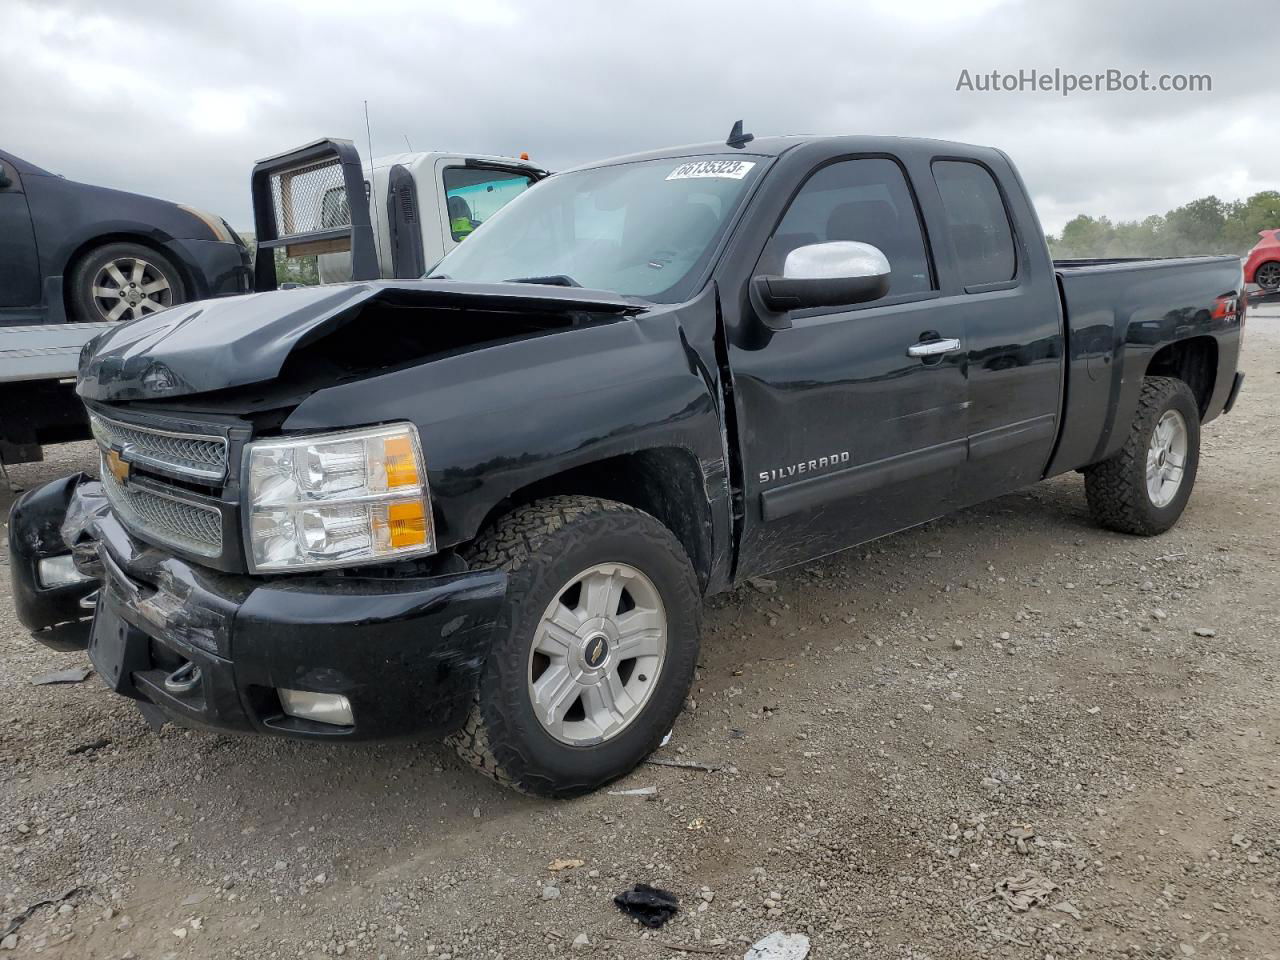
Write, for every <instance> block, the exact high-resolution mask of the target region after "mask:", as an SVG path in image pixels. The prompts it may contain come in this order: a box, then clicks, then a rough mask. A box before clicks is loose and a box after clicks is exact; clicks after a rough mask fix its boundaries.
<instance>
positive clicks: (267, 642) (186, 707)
mask: <svg viewBox="0 0 1280 960" xmlns="http://www.w3.org/2000/svg"><path fill="white" fill-rule="evenodd" d="M59 485H62V486H59ZM59 501H61V503H62V504H63V507H62V509H63V514H64V516H63V517H61V518H59V519H60V520H61V540H60V541H59V542H57V543H56V544H55V543H54V542H52V541H51V540H50V538H49V537H48V536H47V534H48V531H49V529H50V524H51V520H50V517H49V514H50V511H51V505H53V504H56V503H58V502H59ZM33 503H35V504H39V505H40V509H39V510H38V511H33V510H32V509H30V508H31V504H33ZM23 504H27V506H26V507H23ZM37 515H38V516H39V517H41V518H43V520H44V523H43V527H42V528H41V532H42V533H43V534H44V536H41V537H37V536H36V532H35V528H34V527H33V520H34V519H36V517H37ZM9 536H10V551H11V554H12V555H13V556H14V559H15V565H14V566H15V576H14V593H15V598H16V599H17V604H18V610H19V615H20V619H22V621H23V623H24V624H26V625H27V626H28V627H29V628H31V629H33V630H36V629H41V628H43V627H46V626H50V625H52V624H53V623H55V622H59V621H56V620H50V619H49V616H50V615H57V616H58V617H59V618H63V617H65V615H66V613H67V612H68V611H70V610H72V609H73V606H72V604H73V603H74V605H75V607H74V608H75V609H78V607H79V603H80V598H81V597H83V596H85V595H86V594H92V593H93V591H95V590H96V591H97V593H96V603H94V604H92V606H93V609H92V611H89V610H79V612H80V614H81V615H86V616H87V615H88V614H89V613H90V612H92V616H93V620H92V624H91V638H90V640H89V655H90V659H91V660H92V661H93V663H94V666H95V668H96V670H97V672H98V674H99V676H100V677H101V678H102V679H103V681H104V682H106V684H107V685H108V686H109V687H111V688H112V689H113V690H115V691H116V692H118V693H121V694H123V695H125V696H129V697H133V698H135V699H138V700H140V701H145V702H149V703H151V704H154V705H155V706H157V707H159V708H160V709H161V710H163V711H164V712H165V713H166V714H167V715H168V716H170V717H171V718H173V719H175V720H177V721H179V722H182V723H184V724H186V725H189V726H202V727H208V728H213V729H218V730H228V731H239V732H251V733H267V734H276V735H281V736H291V737H303V738H307V737H310V738H334V737H340V738H345V739H375V738H386V737H394V736H405V735H412V734H423V733H435V732H443V731H447V730H450V729H452V728H454V727H456V726H457V725H458V724H460V723H461V721H462V719H463V718H464V717H465V715H466V711H467V709H468V708H469V705H470V702H471V698H472V695H473V693H474V690H475V684H476V682H477V681H478V678H479V673H480V669H481V667H482V666H483V663H484V659H485V656H486V655H487V652H488V646H489V637H490V633H491V630H492V627H493V623H494V620H495V618H496V616H497V612H498V607H499V605H500V603H501V600H502V597H503V594H504V592H505V590H506V578H505V575H504V574H502V573H500V572H496V571H480V572H469V573H461V574H454V575H446V576H431V577H405V578H376V577H364V576H358V575H357V576H352V575H346V576H300V577H299V576H295V577H280V578H274V579H265V578H260V577H248V576H236V575H229V574H224V573H220V572H217V571H214V570H209V569H206V568H203V567H199V566H196V565H193V564H189V563H187V562H185V561H183V560H180V559H178V558H176V557H174V556H172V555H171V554H168V553H165V552H164V551H161V550H157V549H156V548H154V547H151V546H148V545H146V544H144V543H142V542H140V541H137V540H135V539H133V538H132V537H130V535H129V534H128V533H127V531H125V529H124V528H123V527H122V526H121V525H120V523H119V522H118V521H117V520H116V519H115V517H114V516H113V515H112V513H111V511H110V510H109V509H108V508H107V505H106V501H105V498H104V497H103V495H102V492H101V486H100V485H99V484H98V483H97V482H96V481H90V480H88V479H87V478H84V477H74V478H67V479H66V480H63V481H56V482H55V483H54V484H50V485H49V486H47V487H44V488H41V489H40V490H35V491H32V492H31V493H28V494H27V495H25V496H24V497H23V498H22V499H21V500H19V501H18V504H15V507H14V511H13V516H12V518H11V524H10V534H9ZM24 543H25V544H28V545H29V546H28V548H27V549H26V550H25V553H26V554H31V553H32V551H33V550H35V549H36V547H37V546H38V547H39V549H40V550H43V551H45V556H49V555H51V554H49V553H48V552H47V551H50V550H52V549H54V547H55V546H56V547H57V548H58V549H59V550H60V551H61V553H62V554H66V553H68V552H71V551H72V547H71V546H69V545H74V557H75V561H76V566H77V568H78V569H79V570H80V571H81V572H82V573H83V574H86V575H88V576H89V577H91V578H92V580H91V581H87V582H86V583H85V584H82V585H80V586H79V587H78V590H77V591H76V592H77V593H78V594H79V596H76V597H75V599H74V601H72V600H69V599H67V598H65V597H62V598H59V603H58V604H52V605H51V604H50V603H49V602H48V600H49V598H48V597H44V598H42V597H41V596H40V591H39V584H38V582H37V581H36V580H29V579H24V577H23V576H21V575H19V573H18V570H17V566H18V559H19V551H18V550H15V544H17V545H19V546H20V545H22V544H24ZM23 563H24V569H26V568H30V569H32V570H35V569H36V566H35V565H33V564H32V562H31V560H30V559H29V558H27V559H24V560H23ZM175 677H177V678H179V680H180V682H175V680H174V678H175ZM280 690H292V691H302V692H305V693H313V694H328V695H334V696H339V697H344V698H346V702H347V703H348V704H349V705H350V711H351V718H352V722H351V723H349V724H341V725H334V724H332V723H324V722H319V721H317V720H313V719H305V718H299V717H298V716H289V715H287V714H286V711H285V707H284V705H283V704H282V702H281V696H280V693H279V691H280Z"/></svg>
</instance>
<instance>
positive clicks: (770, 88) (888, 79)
mask: <svg viewBox="0 0 1280 960" xmlns="http://www.w3.org/2000/svg"><path fill="white" fill-rule="evenodd" d="M1264 6H1265V4H1263V5H1259V4H1258V3H1256V2H1255V0H1214V2H1204V0H1197V2H1187V0H1160V2H1129V3H1119V2H1117V0H1071V2H1052V3H1045V2H1037V0H967V2H965V0H868V2H857V0H844V2H833V3H818V2H808V0H785V2H782V3H778V2H773V3H764V2H759V0H716V2H697V0H681V2H667V0H645V2H644V3H619V2H591V0H584V2H578V0H556V2H554V3H546V2H537V3H535V2H533V0H417V2H402V3H394V2H387V0H297V2H283V0H281V2H273V0H218V2H216V3H210V2H186V0H130V2H129V3H127V4H116V5H112V6H110V7H106V6H105V5H103V4H101V3H98V2H96V0H37V2H28V0H4V3H3V21H2V25H0V94H2V96H0V149H5V150H8V151H10V152H12V153H15V154H17V155H19V156H21V157H24V158H25V159H27V160H30V161H31V162H33V163H36V164H39V165H41V166H44V167H46V168H47V169H50V170H52V171H54V172H57V173H61V174H64V175H66V176H67V177H70V178H72V179H76V180H84V181H88V182H91V183H96V184H103V185H107V186H113V187H119V188H122V189H126V190H134V191H138V192H143V193H149V194H153V195H156V196H160V197H165V198H167V199H170V200H175V201H179V202H184V203H189V204H193V205H195V206H199V207H203V208H206V209H208V210H211V211H214V212H216V213H219V214H221V215H222V216H224V217H226V218H227V219H228V220H230V221H231V222H232V224H233V225H235V226H238V227H242V228H247V227H249V225H250V224H251V222H252V217H251V213H250V205H249V196H248V179H249V170H250V167H251V166H252V164H253V161H254V160H256V159H257V158H259V157H262V156H266V155H269V154H272V153H276V152H279V151H281V150H283V149H286V148H288V147H291V146H296V145H298V144H301V143H303V142H306V141H308V140H313V139H315V138H317V137H321V136H334V137H348V138H352V139H355V140H356V141H357V143H359V145H360V147H361V152H362V153H364V152H365V133H364V116H363V111H362V101H363V100H365V99H367V100H368V101H369V111H370V115H371V120H372V127H373V149H374V153H375V155H380V154H383V153H391V152H397V151H399V150H402V149H404V146H405V138H406V137H407V138H408V142H409V143H411V144H412V146H413V148H414V149H417V150H429V149H441V150H453V151H460V152H479V153H497V154H505V155H514V154H518V153H519V152H520V151H521V150H528V151H529V152H530V154H531V155H532V157H533V158H534V160H536V161H538V162H541V163H542V164H544V165H546V166H549V167H551V168H552V169H563V168H565V167H567V166H570V165H574V164H578V163H583V162H587V161H590V160H593V159H597V158H602V157H607V156H611V155H616V154H620V153H627V152H631V151H635V150H642V149H649V148H653V147H659V146H664V145H670V144H680V143H689V142H697V141H703V140H722V139H723V138H724V136H725V135H726V134H727V133H728V131H729V127H730V125H731V123H732V122H733V120H735V119H737V118H738V117H742V118H744V119H745V120H746V124H747V129H748V130H750V131H753V132H755V133H756V134H775V133H821V134H835V133H873V134H882V133H883V134H904V135H915V136H929V137H940V138H945V139H955V140H966V141H972V142H977V143H983V144H991V145H994V146H998V147H1001V148H1003V149H1004V150H1006V151H1007V152H1008V153H1009V154H1010V155H1011V156H1012V157H1013V159H1014V161H1015V162H1016V163H1018V164H1019V165H1020V167H1021V168H1022V171H1023V175H1024V177H1025V179H1026V181H1027V184H1028V186H1029V188H1030V189H1031V192H1032V194H1033V195H1034V197H1035V201H1036V204H1037V207H1038V209H1039V211H1040V215H1041V218H1042V220H1043V221H1044V223H1045V226H1046V228H1047V229H1050V230H1055V231H1056V230H1057V229H1059V228H1060V227H1061V226H1062V224H1063V223H1064V222H1065V221H1066V220H1067V219H1069V218H1070V217H1071V216H1073V215H1074V214H1076V213H1080V212H1087V213H1094V214H1100V213H1106V214H1110V215H1111V216H1112V217H1115V218H1134V217H1141V216H1145V215H1147V214H1150V213H1162V212H1164V211H1165V210H1167V209H1169V208H1171V207H1173V206H1176V205H1178V204H1181V203H1185V202H1186V201H1188V200H1192V199H1194V198H1196V197H1200V196H1204V195H1205V194H1209V193H1215V194H1217V195H1218V196H1220V197H1223V198H1224V199H1234V198H1237V197H1243V196H1247V195H1248V194H1250V193H1254V192H1257V191H1258V190H1263V189H1276V188H1280V122H1277V121H1276V119H1275V118H1276V115H1277V114H1276V99H1277V97H1276V89H1277V87H1276V64H1275V60H1274V57H1273V56H1268V54H1267V53H1266V50H1265V45H1266V43H1267V42H1268V41H1267V40H1265V39H1264V38H1263V37H1262V34H1261V33H1259V29H1260V27H1261V24H1260V16H1261V13H1262V8H1263V7H1264ZM962 8H963V9H962ZM1261 19H1262V20H1265V19H1266V18H1265V17H1262V18H1261ZM1252 37H1258V40H1257V42H1256V44H1254V43H1253V41H1252V40H1251V38H1252ZM1251 44H1253V51H1252V52H1250V50H1249V47H1250V45H1251ZM1055 67H1057V68H1061V69H1062V70H1064V71H1070V72H1075V73H1093V72H1097V71H1105V70H1107V69H1109V68H1114V69H1117V70H1121V71H1125V72H1132V73H1137V72H1139V71H1142V70H1147V71H1149V72H1150V73H1151V74H1152V75H1153V77H1154V76H1158V75H1159V74H1164V73H1167V74H1175V73H1195V74H1202V73H1207V74H1210V75H1211V76H1212V85H1213V89H1212V92H1209V93H1165V94H1161V93H1076V94H1074V95H1073V96H1070V97H1067V98H1064V97H1062V96H1061V95H1059V94H1055V93H1033V92H1021V93H978V92H957V91H956V84H957V81H958V79H959V77H960V75H961V70H964V69H967V70H969V71H970V72H971V74H974V75H976V74H979V73H989V72H990V71H991V70H1001V71H1008V72H1016V71H1018V70H1020V69H1025V70H1030V69H1033V68H1036V69H1039V70H1041V71H1052V70H1053V69H1054V68H1055Z"/></svg>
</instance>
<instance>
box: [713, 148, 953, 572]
mask: <svg viewBox="0 0 1280 960" xmlns="http://www.w3.org/2000/svg"><path fill="white" fill-rule="evenodd" d="M828 240H857V241H862V242H865V243H870V244H873V245H874V246H876V247H878V248H880V250H881V251H882V252H883V253H884V254H885V256H886V257H887V258H888V260H889V264H890V268H891V271H892V273H891V284H890V289H889V293H888V295H887V296H886V297H885V298H883V299H881V300H878V301H874V302H872V303H867V304H862V305H859V306H856V307H846V308H837V309H830V308H828V309H821V310H804V311H796V312H794V313H793V314H792V317H791V319H792V327H791V328H790V329H787V330H780V331H769V330H768V329H767V328H765V327H764V326H763V324H761V323H760V322H759V320H758V318H754V317H750V316H748V317H744V318H743V323H742V324H740V325H739V326H738V328H737V329H736V330H735V331H733V332H732V333H731V337H730V345H729V351H730V352H729V363H730V367H731V369H732V371H733V378H734V396H735V398H736V405H737V418H738V433H739V438H740V441H739V442H740V450H739V455H740V457H741V458H742V464H743V470H744V473H745V478H746V483H745V502H744V504H743V508H744V510H745V511H746V512H747V517H746V520H747V522H746V523H745V524H744V535H743V541H742V547H741V553H740V562H739V568H738V573H739V575H740V576H751V575H753V574H755V573H762V572H765V571H768V570H771V569H778V568H780V567H784V566H788V565H791V564H794V563H800V562H804V561H806V560H809V559H812V558H815V557H820V556H823V555H825V554H828V553H832V552H834V551H836V550H840V549H843V548H844V547H847V546H851V545H853V544H855V543H858V542H861V541H864V540H869V539H872V538H874V537H877V536H881V535H883V534H885V533H889V532H892V531H894V530H898V529H902V528H903V527H907V526H911V525H912V524H915V523H920V522H923V521H925V520H928V519H930V518H932V517H934V516H937V515H939V514H942V513H945V512H946V511H947V510H948V509H950V508H951V506H952V505H953V503H954V500H955V495H956V489H957V478H958V475H959V470H960V468H961V466H962V465H963V462H964V460H965V456H966V451H967V445H968V439H967V438H968V419H967V404H968V393H967V383H966V370H965V362H964V353H963V346H962V345H963V342H964V337H965V331H964V329H962V327H963V322H964V321H963V316H962V314H961V313H960V312H959V311H952V310H949V309H945V308H943V309H939V307H940V304H938V302H937V298H938V290H937V281H936V273H935V270H934V268H933V263H932V258H931V256H930V254H929V250H928V248H927V245H926V243H925V239H924V232H923V230H922V229H921V221H920V214H919V210H918V208H917V205H916V202H915V199H914V197H913V194H912V191H911V189H910V187H909V186H908V181H907V177H906V175H905V173H904V171H903V169H902V168H901V167H900V166H899V165H898V163H897V162H896V161H894V160H890V159H887V158H884V157H868V158H856V159H847V160H840V161H837V162H835V163H831V164H827V165H824V166H822V167H820V168H819V169H817V170H816V171H814V172H813V173H811V174H810V175H809V177H808V178H807V180H806V181H805V182H804V184H803V186H802V187H801V188H800V190H799V191H798V192H797V193H796V195H795V197H794V198H793V199H792V201H791V203H790V205H789V207H788V208H787V211H786V213H785V214H784V215H783V216H782V218H781V220H780V221H779V223H778V225H777V227H776V229H775V230H774V232H773V235H772V237H771V238H770V240H769V241H768V243H767V244H766V246H765V248H764V252H763V253H762V255H761V258H760V262H759V264H758V265H757V268H756V271H755V272H756V273H773V274H777V273H781V272H782V264H783V261H784V260H785V258H786V255H787V254H788V253H789V252H790V251H791V250H794V249H795V248H796V247H799V246H803V245H805V244H811V243H819V242H823V241H828ZM944 328H945V329H944ZM926 344H928V345H933V346H932V347H931V348H930V349H928V350H924V351H922V350H921V349H920V348H921V346H922V345H926ZM934 347H942V348H943V349H941V350H938V349H934ZM913 348H915V349H913ZM921 354H924V355H921Z"/></svg>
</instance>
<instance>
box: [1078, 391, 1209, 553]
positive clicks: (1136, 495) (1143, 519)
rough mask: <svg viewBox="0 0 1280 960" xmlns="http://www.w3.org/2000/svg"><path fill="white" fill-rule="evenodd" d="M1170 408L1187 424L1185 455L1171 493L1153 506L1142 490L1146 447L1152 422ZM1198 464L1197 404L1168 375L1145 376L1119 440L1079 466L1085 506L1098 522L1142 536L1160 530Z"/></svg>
mask: <svg viewBox="0 0 1280 960" xmlns="http://www.w3.org/2000/svg"><path fill="white" fill-rule="evenodd" d="M1170 409H1174V410H1177V411H1178V412H1179V413H1180V414H1182V418H1183V420H1184V421H1185V422H1186V425H1187V461H1186V465H1185V467H1184V469H1183V475H1182V483H1181V485H1180V486H1179V488H1178V492H1177V494H1176V495H1175V496H1174V498H1173V499H1172V500H1171V501H1170V502H1169V503H1168V504H1167V505H1165V506H1163V507H1157V506H1156V505H1155V504H1154V503H1153V502H1152V501H1151V497H1150V495H1149V494H1148V493H1147V478H1146V467H1147V448H1148V446H1149V445H1150V443H1151V433H1152V431H1153V430H1154V429H1155V427H1156V424H1157V423H1159V421H1160V418H1161V417H1162V416H1163V415H1164V413H1165V411H1166V410H1170ZM1199 465H1200V410H1199V407H1198V406H1197V405H1196V398H1195V395H1194V394H1193V393H1192V392H1191V388H1190V387H1188V386H1187V385H1186V383H1185V382H1183V381H1182V380H1177V379H1175V378H1173V377H1147V378H1145V379H1144V380H1143V381H1142V393H1141V394H1140V396H1139V398H1138V409H1137V412H1136V413H1135V415H1134V418H1133V423H1132V424H1131V425H1130V427H1129V436H1128V437H1127V438H1125V443H1124V446H1123V447H1121V448H1120V452H1119V453H1117V454H1115V455H1114V456H1112V457H1111V458H1110V459H1107V460H1104V461H1102V462H1101V463H1098V464H1095V465H1093V466H1092V467H1089V468H1088V469H1087V470H1086V471H1085V475H1084V492H1085V498H1086V499H1087V500H1088V502H1089V512H1090V513H1091V514H1092V515H1093V519H1094V520H1095V521H1096V522H1097V523H1098V524H1100V525H1101V526H1104V527H1107V528H1109V529H1111V530H1117V531H1119V532H1121V533H1132V534H1136V535H1138V536H1143V537H1150V536H1154V535H1155V534H1158V533H1164V532H1165V531H1166V530H1168V529H1169V528H1170V527H1172V526H1173V525H1174V524H1175V523H1177V522H1178V518H1179V517H1180V516H1182V511H1183V509H1184V508H1185V507H1186V505H1187V500H1188V499H1189V498H1190V497H1191V490H1192V488H1193V487H1194V486H1195V482H1196V469H1197V467H1199Z"/></svg>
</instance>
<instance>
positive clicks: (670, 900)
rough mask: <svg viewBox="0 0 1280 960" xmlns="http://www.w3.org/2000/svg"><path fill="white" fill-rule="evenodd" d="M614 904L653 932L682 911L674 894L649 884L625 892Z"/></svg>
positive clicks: (617, 897) (642, 884) (618, 896)
mask: <svg viewBox="0 0 1280 960" xmlns="http://www.w3.org/2000/svg"><path fill="white" fill-rule="evenodd" d="M613 902H614V903H616V904H617V905H618V909H619V910H621V911H622V912H623V913H625V914H626V915H627V916H628V917H634V918H635V919H637V920H639V921H640V922H641V923H642V924H644V925H645V926H646V927H649V928H650V929H651V930H657V929H658V928H659V927H660V926H662V925H663V924H664V923H666V922H667V921H668V920H670V919H671V918H672V917H674V916H675V915H676V913H677V912H678V911H679V910H680V901H679V900H678V899H677V898H676V895H675V894H674V893H672V892H671V891H669V890H659V889H658V888H657V887H651V886H649V885H648V884H647V883H637V884H636V885H635V886H634V887H631V888H630V889H628V890H623V891H622V892H621V893H620V894H618V895H617V896H616V897H614V898H613Z"/></svg>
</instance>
